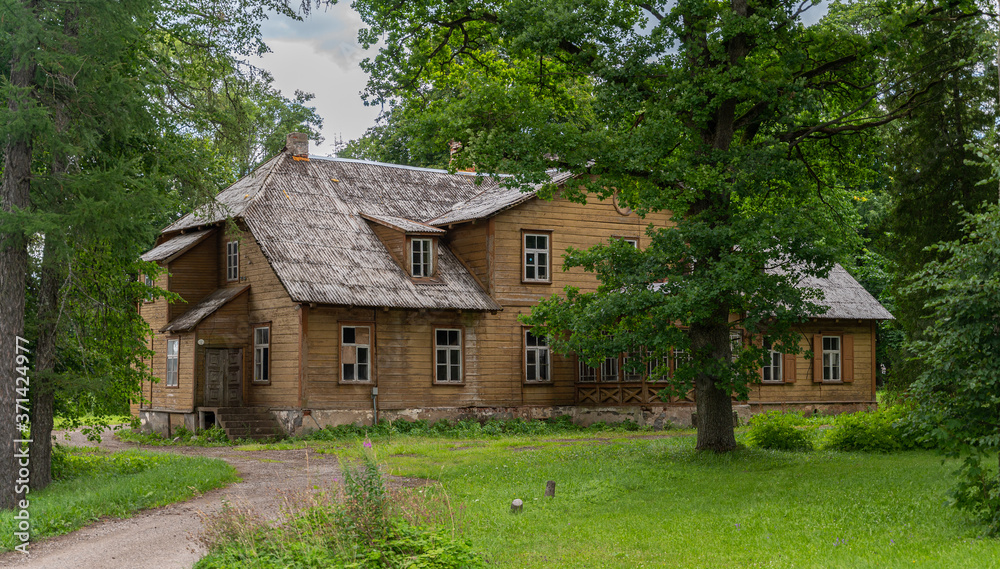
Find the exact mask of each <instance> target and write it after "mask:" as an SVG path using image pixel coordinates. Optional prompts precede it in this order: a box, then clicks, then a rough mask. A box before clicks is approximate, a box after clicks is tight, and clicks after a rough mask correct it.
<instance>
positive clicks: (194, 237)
mask: <svg viewBox="0 0 1000 569" xmlns="http://www.w3.org/2000/svg"><path fill="white" fill-rule="evenodd" d="M214 231H215V230H214V229H205V230H202V231H195V232H193V233H185V234H182V235H177V236H175V237H171V238H170V239H168V240H167V241H164V242H163V243H160V244H159V245H157V246H156V247H154V248H153V249H151V250H149V251H147V252H146V253H144V254H143V255H142V256H141V257H140V258H141V259H142V260H143V261H161V262H166V263H169V262H170V261H173V260H174V259H176V258H177V257H180V256H181V255H183V254H184V253H186V252H187V250H188V249H190V248H191V247H194V246H195V245H197V244H198V243H200V242H201V241H202V240H203V239H205V238H206V237H208V236H209V235H211V234H212V233H213V232H214Z"/></svg>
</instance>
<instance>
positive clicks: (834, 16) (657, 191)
mask: <svg viewBox="0 0 1000 569" xmlns="http://www.w3.org/2000/svg"><path fill="white" fill-rule="evenodd" d="M817 4H818V2H806V3H804V4H803V3H799V2H792V1H782V2H771V3H767V2H750V3H724V2H723V3H720V2H715V1H711V0H692V1H684V2H675V3H643V2H633V1H629V0H615V1H611V2H604V1H602V2H575V1H574V2H570V1H568V0H533V1H524V0H501V1H497V2H478V1H474V0H462V1H452V0H426V1H422V2H407V3H399V2H395V1H393V0H358V1H357V2H355V4H354V5H355V6H356V8H357V10H358V12H359V13H360V14H361V17H362V19H363V20H364V21H365V23H366V24H367V25H368V29H367V30H363V31H362V32H361V39H362V41H363V42H364V43H365V44H366V46H370V45H374V44H376V43H379V44H380V46H381V49H380V51H379V53H378V55H377V56H375V57H373V58H370V59H368V60H365V61H364V62H363V63H362V65H363V67H364V68H365V69H366V71H368V72H369V73H370V74H371V81H370V82H369V85H368V87H367V89H366V91H365V96H366V98H367V100H368V101H369V102H370V103H376V104H378V103H383V104H386V103H390V102H391V106H390V111H389V116H388V118H387V119H386V121H385V124H384V126H386V128H390V129H395V130H396V133H395V134H393V133H390V135H391V136H390V138H391V139H392V140H393V141H394V142H395V143H396V147H394V151H397V150H398V149H400V147H402V149H405V152H406V154H407V155H408V156H409V157H411V158H413V157H422V156H432V155H434V154H435V153H439V152H441V151H442V150H443V149H445V148H447V143H448V142H449V141H451V140H454V141H457V142H459V143H461V145H462V149H461V151H460V152H458V153H457V154H456V155H455V156H454V160H453V162H452V163H451V166H450V167H454V168H468V167H473V166H474V167H475V168H477V169H478V170H479V171H486V172H501V173H507V174H510V175H511V176H510V177H507V178H504V179H503V182H504V183H506V184H509V185H512V186H519V187H521V188H527V187H529V186H531V185H533V184H540V185H542V186H543V188H542V195H544V196H551V195H552V194H553V191H554V188H552V187H551V186H547V187H546V186H545V184H547V183H548V182H549V179H550V178H549V176H548V174H547V171H549V170H550V169H552V168H555V169H559V170H562V171H565V172H570V173H572V174H575V175H577V177H576V178H574V181H573V182H572V183H570V184H567V185H566V187H565V188H563V189H561V190H560V191H561V194H560V195H561V197H562V198H567V199H571V200H575V201H585V200H588V199H589V200H593V199H599V198H600V199H608V198H611V197H612V195H615V196H616V199H617V200H618V201H619V203H621V204H624V205H625V206H628V207H630V208H631V209H632V210H634V211H635V212H636V213H637V214H639V215H645V214H647V213H649V212H656V211H670V212H672V213H673V217H672V221H673V223H674V224H675V227H673V228H671V229H669V230H650V231H649V236H650V239H651V241H652V244H651V245H650V246H649V247H648V248H647V249H645V250H643V251H626V249H625V247H622V246H617V247H616V246H614V245H613V244H609V245H602V246H597V247H594V248H592V249H590V250H588V251H569V252H568V253H567V256H566V260H565V263H564V268H571V267H582V268H584V269H585V270H587V271H590V272H593V273H595V274H596V275H597V277H598V279H599V280H600V282H601V286H600V288H599V289H598V291H597V292H595V293H581V292H579V291H577V290H573V289H570V290H567V291H565V292H566V294H565V297H564V298H552V299H550V300H547V301H545V302H543V303H542V304H541V305H540V306H539V307H538V308H537V309H535V310H533V311H532V314H531V316H530V317H529V318H527V319H525V320H524V322H525V323H527V324H529V325H532V326H535V330H536V333H538V334H544V335H545V336H547V337H548V338H549V341H550V345H551V346H553V348H554V349H557V350H559V351H562V352H575V353H577V354H579V355H580V356H581V357H582V358H583V359H584V360H585V361H587V362H589V363H591V364H593V363H596V362H598V361H600V360H602V359H603V358H604V357H607V356H615V355H617V354H620V353H623V352H632V353H641V354H642V359H644V360H645V361H643V362H642V364H639V365H642V366H646V365H653V366H660V365H661V363H660V362H662V360H663V357H665V356H667V355H668V354H669V353H670V350H671V348H677V349H683V350H686V351H687V352H688V353H689V354H690V355H691V359H690V360H688V362H687V363H686V364H685V365H682V366H680V371H679V373H676V374H674V375H673V376H670V377H665V378H664V383H666V384H667V385H668V389H667V392H668V393H674V394H679V393H683V392H686V391H688V390H689V389H690V388H692V387H694V388H695V390H696V399H697V401H698V404H699V414H700V416H701V417H702V419H703V420H702V421H701V422H700V423H699V425H700V426H704V428H703V429H701V436H703V437H704V438H703V440H701V442H700V443H699V447H700V448H711V449H714V450H717V451H726V450H732V449H733V448H735V438H734V436H733V433H732V430H731V426H727V425H728V424H729V423H728V416H729V411H730V409H731V404H730V396H731V394H733V393H736V394H737V395H738V396H740V397H741V398H746V397H747V396H748V388H747V386H748V384H749V383H750V382H751V381H752V379H753V376H754V375H755V371H756V369H758V368H759V367H760V364H761V362H762V360H763V356H764V354H763V351H762V350H761V349H760V348H759V347H755V346H753V345H747V346H746V347H745V348H743V349H739V350H737V353H736V354H733V353H732V348H731V345H730V343H729V334H728V332H729V331H730V330H731V329H732V328H734V327H741V328H743V329H744V330H747V331H748V332H750V333H751V334H754V335H758V334H759V335H764V336H767V337H768V338H769V339H770V340H771V341H772V342H773V343H775V344H778V345H782V346H783V347H784V349H785V351H791V352H795V351H796V350H797V347H796V346H797V342H795V341H794V335H793V334H792V332H791V327H792V325H793V324H795V323H796V322H799V321H801V320H802V319H804V318H806V317H807V316H809V315H810V314H817V313H821V312H822V310H817V308H816V304H815V302H814V301H816V300H818V299H817V298H816V297H815V296H814V294H813V292H812V291H809V290H802V289H799V288H798V287H796V286H795V285H796V284H797V283H798V282H799V280H800V278H801V277H802V276H821V275H824V274H825V273H826V272H827V271H828V270H829V268H830V266H831V264H832V262H833V260H834V258H835V257H836V256H837V254H838V253H839V252H842V251H844V250H852V249H857V248H859V247H858V246H859V245H860V238H859V236H858V235H857V234H856V233H855V232H854V231H853V229H852V228H853V226H854V225H855V224H856V222H857V219H858V211H857V210H856V209H855V208H854V206H853V204H852V203H851V196H853V195H854V192H853V191H851V189H853V188H851V186H853V185H856V184H858V183H859V181H865V182H867V181H868V180H869V179H870V177H871V171H872V169H873V166H872V165H871V164H869V163H868V161H865V160H858V159H857V157H858V156H863V155H866V154H867V153H868V152H869V151H870V150H871V145H872V144H873V140H872V138H871V137H870V135H868V134H867V133H869V132H871V131H872V130H873V129H875V128H876V127H879V126H881V125H884V124H886V123H889V122H892V121H893V120H896V119H899V118H901V117H903V116H905V115H907V114H908V113H909V112H910V111H911V110H912V109H914V108H916V107H918V106H920V105H922V104H930V103H931V102H932V99H931V97H930V95H929V93H930V91H929V86H930V85H931V84H934V83H935V82H936V81H937V80H938V77H937V75H935V71H940V70H942V69H954V68H963V69H970V70H971V69H974V63H975V62H976V61H978V60H975V59H973V60H966V59H962V57H961V55H956V54H954V53H952V51H951V49H950V48H949V47H948V45H947V42H940V43H937V44H931V45H928V46H927V49H926V50H922V51H919V52H911V51H910V50H909V48H910V47H912V46H910V45H909V43H907V40H909V39H910V38H911V37H912V36H914V35H916V34H918V33H920V32H918V31H917V30H922V29H924V28H929V27H932V28H934V29H937V30H945V29H952V30H953V31H952V33H953V34H955V35H962V34H974V33H976V32H977V29H978V28H975V26H971V25H970V26H964V25H958V26H956V25H953V24H954V23H955V22H966V21H975V22H983V21H985V18H984V17H982V14H981V12H980V11H978V10H977V8H976V6H974V5H973V4H972V3H971V2H960V3H957V4H949V5H947V6H938V5H937V3H935V2H918V3H907V2H902V1H895V0H893V1H890V2H876V1H872V2H864V3H861V4H854V3H852V4H843V3H836V2H834V3H831V4H830V5H829V8H830V11H829V15H828V16H827V17H826V18H824V19H823V20H822V21H820V22H819V23H818V24H815V25H811V26H805V25H803V23H802V21H801V17H802V14H803V12H805V11H806V10H809V9H810V8H815V6H816V5H817ZM942 11H943V12H946V13H947V17H943V18H942V17H940V16H941V15H940V14H939V12H942ZM916 53H919V56H916V55H915V54H916ZM897 59H899V60H905V61H906V65H902V66H900V67H898V68H892V69H888V68H886V67H885V66H883V65H882V64H881V62H884V61H896V60H897ZM913 66H916V68H914V67H913ZM918 70H919V71H920V72H919V73H918V72H917V71H918ZM890 93H891V96H890V95H887V94H890ZM383 135H384V132H383V133H380V134H379V136H383ZM847 135H850V136H847ZM418 159H419V158H418ZM765 269H771V270H765ZM663 282H666V283H669V284H666V285H663V286H659V287H653V286H651V285H654V284H661V283H663ZM731 314H738V315H739V316H740V320H738V321H731V320H730V315H731ZM682 328H683V329H686V330H687V333H684V332H682V331H681V329H682ZM734 356H735V357H734Z"/></svg>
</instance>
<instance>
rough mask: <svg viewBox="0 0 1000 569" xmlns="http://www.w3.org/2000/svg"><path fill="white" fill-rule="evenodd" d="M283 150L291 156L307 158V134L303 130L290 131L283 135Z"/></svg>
mask: <svg viewBox="0 0 1000 569" xmlns="http://www.w3.org/2000/svg"><path fill="white" fill-rule="evenodd" d="M285 150H287V151H288V153H289V154H291V155H292V158H304V159H306V160H308V159H309V135H308V134H306V133H304V132H292V133H289V134H288V136H286V137H285Z"/></svg>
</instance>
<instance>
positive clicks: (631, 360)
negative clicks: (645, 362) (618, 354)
mask: <svg viewBox="0 0 1000 569" xmlns="http://www.w3.org/2000/svg"><path fill="white" fill-rule="evenodd" d="M636 362H639V363H636ZM641 362H642V353H640V352H625V353H624V354H622V381H642V366H641ZM632 365H635V366H636V367H635V369H632V368H631V366H632Z"/></svg>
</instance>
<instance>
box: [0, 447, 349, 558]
mask: <svg viewBox="0 0 1000 569" xmlns="http://www.w3.org/2000/svg"><path fill="white" fill-rule="evenodd" d="M104 439H105V440H104V442H102V444H101V445H100V446H101V447H102V448H107V449H110V450H122V449H124V448H135V445H131V444H129V445H126V444H125V443H122V442H120V441H118V440H116V439H113V438H112V437H111V436H110V435H109V436H105V437H104ZM69 444H75V445H78V446H93V445H94V443H89V442H87V441H86V439H84V438H83V437H82V436H80V435H75V434H74V435H73V437H72V438H71V440H70V442H69ZM143 448H144V449H147V450H156V451H168V452H176V453H179V454H187V455H200V456H211V457H216V458H221V459H223V460H225V461H226V462H228V463H229V464H231V465H233V467H235V468H236V470H237V472H238V473H239V476H240V477H241V478H242V479H243V481H242V482H238V483H236V484H233V485H231V486H229V487H228V488H223V489H220V490H213V491H211V492H209V493H207V494H204V495H202V496H200V497H197V498H194V499H191V500H188V501H187V502H180V503H177V504H172V505H169V506H164V507H162V508H157V509H155V510H147V511H144V512H140V513H137V514H136V515H134V516H133V517H131V518H128V519H124V520H119V519H109V520H103V521H100V522H97V523H95V524H93V525H91V526H89V527H86V528H83V529H81V530H78V531H75V532H73V533H70V534H67V535H63V536H59V537H55V538H51V539H46V540H43V541H40V542H36V543H32V544H31V545H30V547H29V554H28V555H24V554H22V553H19V552H10V553H4V554H2V555H0V567H19V568H25V569H27V568H37V569H64V568H65V569H77V568H79V569H104V568H108V569H112V568H113V569H146V568H149V569H174V568H182V567H183V568H189V567H191V566H192V565H193V564H194V563H195V562H196V561H197V560H198V559H200V558H201V557H202V556H203V555H204V554H205V551H204V548H203V547H202V546H201V545H200V544H199V543H198V542H197V540H196V539H195V538H196V537H197V535H198V534H199V533H200V532H201V529H202V519H201V518H202V514H210V513H213V512H216V511H218V510H219V508H220V507H221V503H222V499H223V498H225V499H227V500H229V502H230V503H233V504H243V505H249V506H251V507H253V508H255V509H256V510H257V511H258V512H260V513H261V514H263V515H265V516H268V517H276V516H277V515H278V514H279V513H280V511H281V510H280V508H281V505H282V503H283V502H284V500H285V498H286V497H291V496H294V495H302V494H304V493H306V492H310V491H314V486H318V487H320V488H330V486H331V483H332V481H333V479H334V478H337V477H339V473H340V468H339V466H338V463H337V459H336V458H334V457H332V456H328V455H321V454H316V453H313V452H309V453H308V469H307V468H306V464H307V460H306V453H307V451H305V450H288V451H259V452H244V451H237V450H233V449H231V448H225V447H223V448H201V447H143Z"/></svg>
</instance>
